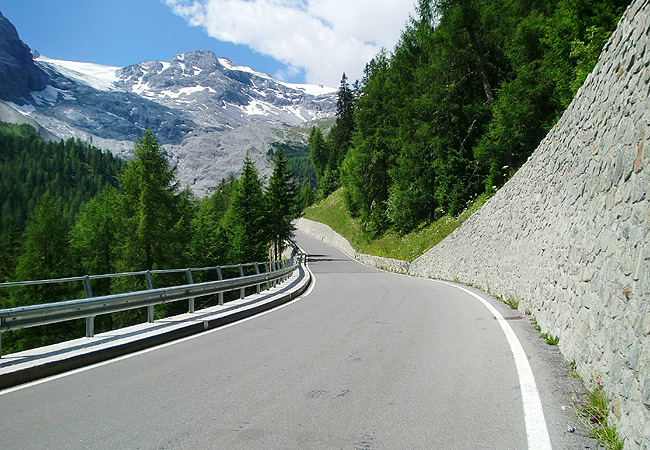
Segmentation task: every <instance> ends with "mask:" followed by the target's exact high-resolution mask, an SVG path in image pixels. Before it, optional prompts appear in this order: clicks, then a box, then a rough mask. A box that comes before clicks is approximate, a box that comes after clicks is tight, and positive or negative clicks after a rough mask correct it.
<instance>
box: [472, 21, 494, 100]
mask: <svg viewBox="0 0 650 450" xmlns="http://www.w3.org/2000/svg"><path fill="white" fill-rule="evenodd" d="M467 32H468V33H469V40H470V42H471V44H472V50H474V56H475V57H476V64H477V65H478V71H479V73H480V74H481V80H482V81H483V90H484V91H485V98H486V101H487V103H488V104H490V103H492V102H493V101H494V97H493V96H492V89H491V88H490V82H489V80H488V77H487V72H486V71H485V66H484V65H483V59H482V58H481V53H480V52H479V47H478V42H477V41H476V35H475V34H474V28H472V26H471V25H467Z"/></svg>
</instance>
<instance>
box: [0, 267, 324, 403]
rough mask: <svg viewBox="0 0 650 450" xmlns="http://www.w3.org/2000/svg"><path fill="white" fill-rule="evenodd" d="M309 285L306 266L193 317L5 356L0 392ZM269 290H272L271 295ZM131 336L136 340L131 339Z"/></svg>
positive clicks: (169, 337) (246, 311) (205, 325)
mask: <svg viewBox="0 0 650 450" xmlns="http://www.w3.org/2000/svg"><path fill="white" fill-rule="evenodd" d="M292 280H293V281H292ZM311 282H312V279H311V273H310V272H309V271H308V270H306V268H305V266H300V267H299V269H298V274H297V275H294V276H292V277H291V278H289V280H288V281H285V282H284V283H283V285H284V286H283V285H280V286H278V287H275V288H271V289H270V290H269V291H266V293H263V294H254V295H251V296H248V297H246V298H245V299H243V300H236V301H233V302H228V303H226V304H225V305H223V306H219V307H212V308H206V309H205V310H200V311H197V312H196V313H194V314H182V315H180V316H176V317H169V318H166V319H162V320H160V321H156V322H154V323H153V324H140V325H135V326H133V327H128V328H124V329H121V330H115V331H112V332H108V333H104V334H102V335H97V336H96V337H94V338H81V339H76V340H74V341H68V342H64V343H61V344H55V345H51V346H47V347H41V348H38V349H33V350H28V351H25V352H20V353H14V354H9V355H5V356H3V357H2V359H0V390H1V389H7V388H10V387H13V386H17V385H20V384H24V383H28V382H31V381H35V380H38V379H41V378H46V377H49V376H53V375H58V374H60V373H64V372H67V371H70V370H74V369H78V368H80V367H84V366H89V365H91V364H96V363H99V362H103V361H106V360H109V359H113V358H117V357H119V356H123V355H126V354H129V353H134V352H137V351H140V350H144V349H146V348H149V347H154V346H157V345H161V344H165V343H167V342H171V341H174V340H177V339H181V338H185V337H187V336H191V335H194V334H197V333H202V332H204V331H207V330H211V329H214V328H219V327H222V326H224V325H228V324H231V323H234V322H237V321H240V320H242V319H246V318H248V317H252V316H255V315H257V314H260V313H262V312H265V311H268V310H270V309H273V308H276V307H278V306H280V305H282V304H284V303H288V302H290V301H291V300H294V299H296V298H298V297H299V296H300V295H302V294H303V293H304V292H305V291H306V290H307V288H308V287H309V286H310V285H311ZM274 290H275V292H272V291H274ZM120 333H121V334H120ZM134 335H137V337H135V338H131V337H132V336H134ZM102 340H103V341H104V342H102ZM48 355H54V356H48Z"/></svg>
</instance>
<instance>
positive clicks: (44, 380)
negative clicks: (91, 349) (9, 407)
mask: <svg viewBox="0 0 650 450" xmlns="http://www.w3.org/2000/svg"><path fill="white" fill-rule="evenodd" d="M305 267H306V268H307V271H308V272H309V276H310V277H311V286H310V287H309V289H308V290H307V292H305V293H304V294H303V295H301V296H299V297H296V298H295V299H293V300H291V301H289V302H287V303H283V304H282V305H280V306H277V307H275V308H273V309H270V310H268V311H263V312H261V313H259V314H255V315H254V316H250V317H246V318H245V319H241V320H238V321H236V322H233V323H229V324H227V325H223V326H221V327H218V328H214V329H212V330H207V331H204V332H202V333H196V334H193V335H191V336H187V337H184V338H181V339H176V340H173V341H170V342H166V343H164V344H160V345H157V346H155V347H150V348H146V349H144V350H140V351H137V352H134V353H129V354H127V355H123V356H118V357H117V358H113V359H109V360H106V361H102V362H99V363H96V364H92V365H90V366H85V367H80V368H78V369H74V370H71V371H69V372H65V373H61V374H58V375H52V376H51V377H46V378H41V379H40V380H35V381H30V382H29V383H25V384H21V385H19V386H14V387H10V388H7V389H4V390H2V391H0V396H3V395H6V394H10V393H12V392H16V391H20V390H23V389H27V388H30V387H33V386H38V385H39V384H43V383H47V382H50V381H54V380H58V379H60V378H65V377H68V376H71V375H75V374H78V373H81V372H85V371H87V370H92V369H97V368H99V367H103V366H107V365H109V364H112V363H116V362H118V361H123V360H125V359H129V358H133V357H136V356H139V355H144V354H145V353H149V352H153V351H156V350H160V349H163V348H166V347H171V346H172V345H176V344H180V343H181V342H185V341H189V340H191V339H196V338H199V337H203V336H207V335H208V334H212V333H216V332H217V331H221V330H225V329H226V328H230V327H232V326H235V325H239V324H241V323H244V322H248V321H249V320H252V319H256V318H258V317H262V316H264V315H266V314H270V313H272V312H275V311H277V310H279V309H282V308H284V307H286V306H289V305H292V304H293V303H296V302H297V301H298V300H301V299H303V298H305V297H307V296H308V295H309V294H310V293H311V291H312V290H313V289H314V285H315V284H316V278H314V274H313V273H312V271H311V269H310V268H309V266H308V265H307V264H305Z"/></svg>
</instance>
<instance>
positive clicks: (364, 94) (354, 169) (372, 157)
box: [341, 49, 392, 234]
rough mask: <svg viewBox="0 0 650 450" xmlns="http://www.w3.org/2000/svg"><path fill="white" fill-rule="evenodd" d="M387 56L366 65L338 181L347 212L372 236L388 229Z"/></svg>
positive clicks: (389, 153)
mask: <svg viewBox="0 0 650 450" xmlns="http://www.w3.org/2000/svg"><path fill="white" fill-rule="evenodd" d="M388 64H389V62H388V56H387V55H386V52H385V50H383V49H382V51H381V52H380V53H379V54H378V55H377V56H376V57H375V58H374V59H373V60H372V61H371V62H370V63H369V64H368V65H367V66H366V69H365V71H364V79H363V84H362V87H361V90H360V96H359V99H358V100H357V105H358V107H357V109H356V113H355V123H356V131H355V133H354V135H353V138H352V146H351V147H350V149H349V151H348V154H347V156H346V158H345V160H344V161H343V165H342V168H341V178H342V182H343V185H344V186H345V187H346V190H345V192H344V194H345V200H346V204H347V207H348V210H349V211H350V212H351V213H352V214H353V215H357V216H359V218H360V219H361V221H362V223H363V224H364V227H366V228H367V230H369V231H371V232H372V233H373V234H378V233H381V232H382V231H384V230H385V229H386V227H387V219H386V201H387V199H388V185H389V181H390V180H389V176H388V168H389V167H390V163H391V161H392V151H391V148H390V145H389V142H390V141H389V139H386V138H385V137H386V136H389V135H390V133H391V131H392V130H391V129H389V127H390V123H391V121H392V118H391V112H390V110H389V101H390V99H389V97H390V93H389V92H388V89H387V82H388V79H387V75H388V73H387V72H388Z"/></svg>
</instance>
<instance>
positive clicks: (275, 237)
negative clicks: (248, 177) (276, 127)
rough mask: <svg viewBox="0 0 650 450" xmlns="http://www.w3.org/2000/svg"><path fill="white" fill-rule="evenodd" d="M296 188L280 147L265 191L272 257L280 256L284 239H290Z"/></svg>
mask: <svg viewBox="0 0 650 450" xmlns="http://www.w3.org/2000/svg"><path fill="white" fill-rule="evenodd" d="M295 197H296V188H295V185H294V182H293V179H292V176H291V170H290V169H289V163H288V161H287V158H286V157H285V156H284V152H283V151H282V148H280V149H279V150H278V153H277V155H276V157H275V167H274V168H273V174H272V175H271V178H270V180H269V186H268V189H267V191H266V207H267V212H266V225H267V227H268V233H269V235H270V238H271V242H272V244H273V251H274V255H273V256H274V257H275V259H276V260H278V259H281V258H282V252H283V250H284V248H285V244H286V241H288V240H289V239H291V237H292V236H293V232H294V231H295V227H294V226H293V224H292V223H291V221H292V220H293V219H294V217H295Z"/></svg>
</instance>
